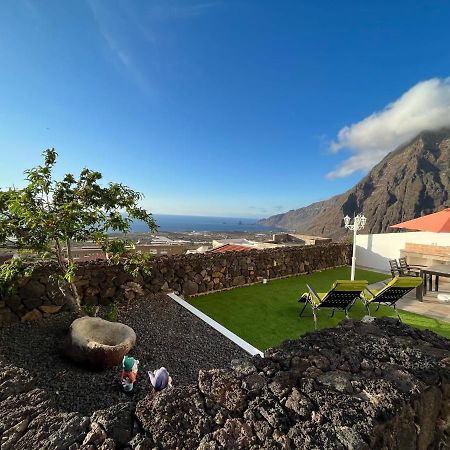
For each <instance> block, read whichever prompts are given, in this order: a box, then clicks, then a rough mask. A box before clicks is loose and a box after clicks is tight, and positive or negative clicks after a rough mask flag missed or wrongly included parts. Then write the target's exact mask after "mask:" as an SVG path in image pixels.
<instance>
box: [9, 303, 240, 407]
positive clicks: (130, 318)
mask: <svg viewBox="0 0 450 450" xmlns="http://www.w3.org/2000/svg"><path fill="white" fill-rule="evenodd" d="M73 319H74V316H73V315H72V314H71V313H61V314H58V315H54V316H50V317H47V318H44V319H42V320H39V321H36V322H28V323H20V324H14V325H10V326H6V327H2V328H0V367H1V365H2V364H1V363H3V364H4V363H10V364H13V365H15V366H17V367H23V368H24V369H26V370H28V371H29V372H30V373H31V375H32V376H34V377H35V378H36V380H37V385H38V387H41V388H42V389H44V390H45V391H47V392H48V394H49V396H50V397H51V398H53V399H54V400H55V401H56V402H57V404H58V406H59V408H61V409H62V410H65V411H77V412H80V413H82V414H85V415H90V414H91V413H93V412H94V411H96V410H98V409H103V408H107V407H109V406H111V405H113V404H116V403H118V402H124V401H133V402H135V401H138V400H140V399H141V398H142V397H143V396H144V395H145V394H146V392H148V390H149V389H150V386H151V385H150V382H149V380H148V377H147V371H148V370H154V369H157V368H159V367H161V366H164V367H166V368H167V370H168V371H169V373H170V375H171V376H172V378H173V382H174V385H184V384H187V383H193V382H194V383H195V382H196V379H197V372H198V370H199V369H201V368H212V367H226V366H228V365H229V363H230V362H231V360H232V359H235V358H242V357H247V356H248V354H247V353H246V352H244V351H243V350H242V349H240V348H239V347H237V346H236V345H235V344H233V343H232V342H231V341H229V340H228V339H226V338H225V337H224V336H222V335H221V334H219V333H218V332H216V331H215V330H214V329H212V328H211V327H209V326H208V325H206V324H205V323H204V322H202V321H201V320H200V319H198V318H196V317H195V316H194V315H192V314H191V313H189V312H188V311H186V310H185V309H184V308H182V307H181V306H180V305H178V304H177V303H175V302H174V301H173V300H172V299H171V298H169V297H167V296H163V295H161V296H157V297H155V298H151V299H142V300H139V301H136V302H134V303H133V304H132V305H131V307H130V308H129V309H128V310H127V311H121V313H120V316H119V321H120V322H122V323H125V324H127V325H129V326H131V327H132V328H133V329H134V331H135V332H136V335H137V342H136V346H135V347H134V348H133V349H132V350H131V353H130V354H131V355H132V356H134V357H135V358H137V359H139V361H140V365H139V372H138V382H137V385H135V392H134V394H133V395H126V394H123V393H122V392H121V390H120V383H119V370H120V369H119V368H113V369H109V370H106V371H102V372H92V371H87V370H85V369H83V368H80V367H78V366H76V365H74V364H72V363H71V362H70V361H69V360H68V359H67V358H65V357H64V355H63V354H62V343H63V340H64V337H65V335H66V333H67V330H68V328H69V326H70V323H71V322H72V320H73Z"/></svg>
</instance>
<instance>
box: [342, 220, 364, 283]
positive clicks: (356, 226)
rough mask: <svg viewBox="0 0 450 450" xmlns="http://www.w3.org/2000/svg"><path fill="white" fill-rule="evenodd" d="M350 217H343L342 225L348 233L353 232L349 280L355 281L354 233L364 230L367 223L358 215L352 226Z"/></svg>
mask: <svg viewBox="0 0 450 450" xmlns="http://www.w3.org/2000/svg"><path fill="white" fill-rule="evenodd" d="M350 220H351V219H350V217H349V216H345V217H344V225H345V228H347V229H349V230H350V231H353V256H352V275H351V279H352V280H354V279H355V267H356V233H357V232H358V231H360V230H362V229H363V228H364V225H365V224H366V222H367V219H366V218H365V217H364V216H363V215H362V214H358V215H357V216H356V217H355V218H354V219H353V224H352V225H350Z"/></svg>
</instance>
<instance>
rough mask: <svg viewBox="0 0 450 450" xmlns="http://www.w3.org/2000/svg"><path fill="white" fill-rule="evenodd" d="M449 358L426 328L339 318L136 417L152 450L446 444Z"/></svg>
mask: <svg viewBox="0 0 450 450" xmlns="http://www.w3.org/2000/svg"><path fill="white" fill-rule="evenodd" d="M422 347H423V348H424V350H423V351H422V350H421V348H422ZM449 361H450V341H448V340H446V339H444V338H440V337H438V336H436V335H434V334H432V333H429V332H427V331H419V330H416V329H413V328H410V327H408V326H405V325H403V324H400V323H398V322H396V321H394V320H391V319H377V320H375V321H374V322H373V323H371V324H364V323H362V322H353V321H346V322H344V324H343V326H342V327H340V328H334V329H328V330H324V331H320V332H317V333H311V334H308V335H307V336H305V337H304V338H302V339H299V340H294V341H286V342H285V343H283V344H282V345H281V346H279V347H277V348H273V349H269V350H268V351H267V352H266V354H265V358H259V357H253V358H249V359H247V362H243V361H234V362H233V363H232V365H231V368H230V369H213V370H202V371H200V372H199V375H198V379H197V384H196V385H191V386H190V387H183V388H178V387H175V388H172V389H170V390H168V391H163V392H161V393H158V394H154V393H152V394H149V395H148V396H147V397H146V398H145V399H143V400H141V401H139V402H138V405H137V409H136V414H137V417H138V418H139V420H140V422H141V424H142V426H143V429H144V430H145V432H146V433H147V436H148V438H149V439H151V442H152V444H151V445H153V443H154V444H155V446H157V447H158V448H186V449H191V448H192V449H195V448H198V449H202V450H207V449H219V448H224V449H235V448H236V449H237V448H242V449H252V450H253V449H254V450H256V449H260V448H271V449H285V448H286V449H289V448H290V449H294V448H301V449H305V450H312V449H315V450H318V449H336V450H343V449H358V450H359V449H361V450H369V449H380V450H381V449H398V450H411V449H415V448H417V449H419V448H420V449H438V448H450V445H449V436H450V414H449V408H448V406H447V405H448V402H449V401H450V363H449ZM430 373H433V374H434V376H433V377H431V376H430V375H429V374H430ZM149 442H150V441H149ZM149 445H150V444H149ZM149 448H150V447H149Z"/></svg>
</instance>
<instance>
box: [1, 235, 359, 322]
mask: <svg viewBox="0 0 450 450" xmlns="http://www.w3.org/2000/svg"><path fill="white" fill-rule="evenodd" d="M350 258H351V246H350V245H349V244H344V243H339V244H338V243H336V244H328V245H320V246H304V247H285V248H275V249H267V250H252V251H249V252H228V253H219V254H215V253H206V254H198V255H196V254H193V255H178V256H161V257H155V258H154V259H152V260H151V263H150V264H151V275H149V276H147V275H146V276H141V275H139V276H138V277H137V278H135V279H133V278H132V277H131V275H129V274H128V273H126V272H125V271H124V269H123V267H122V266H110V265H107V263H105V262H100V261H99V262H89V263H83V264H80V266H79V269H78V272H77V278H76V284H77V286H78V288H79V292H80V294H81V296H82V299H83V303H84V304H85V305H92V306H94V305H108V304H109V303H110V302H111V301H112V300H113V299H115V298H121V297H125V298H127V299H132V298H133V297H134V296H137V295H142V294H143V293H144V294H145V293H158V292H165V291H169V290H174V291H178V292H179V293H180V294H182V295H195V294H200V293H204V292H209V291H216V290H221V289H227V288H232V287H236V286H243V285H246V284H251V283H255V282H258V281H261V280H262V279H263V278H267V279H272V278H280V277H285V276H290V275H295V274H301V273H308V272H313V271H317V270H323V269H326V268H330V267H336V266H342V265H346V264H349V262H350ZM54 270H55V267H54V266H53V265H52V263H48V264H46V265H45V266H43V267H39V268H38V269H36V270H35V271H34V272H33V274H32V276H31V277H30V278H26V279H21V280H18V282H17V284H16V286H14V292H13V293H10V294H8V295H3V297H0V323H1V322H12V321H18V320H21V319H22V320H31V319H38V318H40V317H41V316H42V315H45V314H49V313H52V312H57V311H58V308H57V307H58V306H62V305H63V304H64V299H63V297H62V295H61V292H60V291H59V289H58V287H57V285H56V282H55V281H52V280H51V279H50V275H51V274H52V273H54Z"/></svg>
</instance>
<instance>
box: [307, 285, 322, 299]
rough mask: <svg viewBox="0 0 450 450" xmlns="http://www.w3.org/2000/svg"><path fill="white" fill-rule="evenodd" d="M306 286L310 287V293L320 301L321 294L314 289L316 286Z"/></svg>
mask: <svg viewBox="0 0 450 450" xmlns="http://www.w3.org/2000/svg"><path fill="white" fill-rule="evenodd" d="M306 287H307V288H308V291H309V293H310V294H311V295H312V296H313V297H315V298H316V299H317V300H318V301H319V302H320V301H321V300H320V297H319V294H318V293H317V292H316V291H315V290H314V288H313V287H312V286H310V285H309V284H307V285H306Z"/></svg>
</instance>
